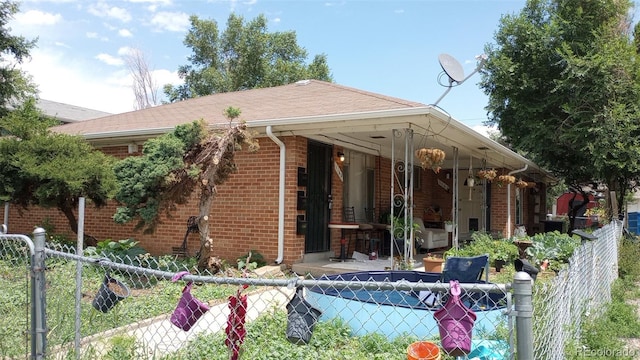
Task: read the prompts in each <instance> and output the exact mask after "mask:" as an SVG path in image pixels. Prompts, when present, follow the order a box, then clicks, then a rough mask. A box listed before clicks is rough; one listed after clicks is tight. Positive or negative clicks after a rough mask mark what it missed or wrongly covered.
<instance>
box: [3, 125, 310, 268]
mask: <svg viewBox="0 0 640 360" xmlns="http://www.w3.org/2000/svg"><path fill="white" fill-rule="evenodd" d="M281 140H282V141H283V142H284V143H285V145H286V158H287V160H286V163H287V167H286V185H285V193H286V194H285V212H284V213H285V229H284V230H285V231H284V233H285V245H284V260H285V262H287V263H292V262H295V261H299V260H300V259H301V258H302V255H303V252H304V236H302V235H296V228H295V224H296V221H295V220H296V215H297V213H298V210H296V207H297V206H296V205H297V204H296V195H297V193H296V191H297V190H298V187H297V167H298V166H306V144H307V142H306V139H305V138H301V137H286V138H282V139H281ZM102 150H103V151H104V152H105V153H108V154H110V155H114V156H117V157H119V158H122V157H126V156H127V155H129V154H128V152H127V147H126V146H124V147H110V148H104V149H102ZM279 153H280V150H279V147H278V146H277V145H276V144H275V143H273V141H271V140H270V139H268V138H261V139H260V150H259V151H258V152H255V153H249V152H247V151H240V152H238V153H237V154H236V157H235V160H236V163H237V166H238V171H237V172H236V173H234V174H232V175H231V177H230V178H229V180H228V181H227V182H226V183H225V184H222V185H221V186H219V187H218V188H217V190H218V194H217V196H216V198H215V200H214V202H213V206H212V209H211V213H210V215H211V216H210V219H211V237H212V238H213V239H214V252H215V254H216V255H218V256H220V257H222V258H225V259H227V260H228V261H232V262H235V259H237V258H238V257H239V256H242V255H244V254H245V253H246V252H247V251H249V250H251V249H255V250H257V251H259V252H260V253H261V254H262V255H263V256H264V257H265V258H266V259H267V261H269V262H270V261H273V260H275V259H276V257H277V249H278V221H277V219H278V178H279V159H280V156H279ZM195 196H197V195H196V194H194V199H193V200H191V201H189V202H188V203H187V204H186V205H184V206H180V207H178V209H177V210H176V211H175V212H173V213H172V214H171V215H172V217H171V218H166V217H164V218H163V219H162V224H160V225H159V226H158V228H157V229H156V231H155V233H153V234H143V233H141V232H139V231H138V232H134V231H133V228H134V225H135V224H127V225H118V224H115V223H114V222H113V220H112V216H113V214H114V212H115V208H116V205H115V203H111V204H109V205H108V206H107V207H105V208H103V209H100V210H95V209H94V208H92V207H91V205H90V204H89V203H87V205H86V215H85V226H84V229H85V233H86V234H90V235H92V236H95V237H96V238H97V239H98V240H104V239H113V240H120V239H126V238H129V237H133V238H134V239H136V240H138V241H140V245H141V246H143V247H144V248H145V249H146V250H148V251H149V252H150V253H151V254H154V255H157V254H163V253H171V248H172V247H173V246H179V245H180V244H181V243H182V240H183V238H184V235H185V232H186V225H187V220H188V218H189V216H192V215H198V208H197V200H196V199H195ZM0 211H1V212H2V216H4V207H2V209H1V210H0ZM45 221H48V222H49V223H50V224H51V225H53V226H54V227H55V231H54V232H55V233H58V234H62V233H64V234H67V235H68V236H69V237H70V238H72V239H75V238H76V236H75V235H74V234H72V233H71V232H70V231H69V230H68V229H69V226H68V224H67V222H66V219H65V218H64V216H63V215H62V214H61V213H60V212H58V211H57V210H56V209H41V208H29V209H28V210H25V211H18V209H17V208H16V207H15V206H11V207H10V211H9V230H10V232H12V233H25V234H30V233H32V232H33V229H34V228H35V227H37V226H43V225H44V223H45ZM188 244H189V252H190V253H195V252H196V251H197V250H198V249H199V237H198V234H196V233H192V234H190V235H189V240H188Z"/></svg>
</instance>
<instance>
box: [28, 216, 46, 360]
mask: <svg viewBox="0 0 640 360" xmlns="http://www.w3.org/2000/svg"><path fill="white" fill-rule="evenodd" d="M33 238H34V253H33V260H32V261H31V276H32V278H33V279H32V281H31V358H32V359H34V360H40V359H44V358H45V349H46V341H47V322H46V316H45V312H46V309H45V308H46V299H45V290H44V289H45V278H44V268H45V254H44V247H45V230H44V229H43V228H36V229H35V230H34V231H33Z"/></svg>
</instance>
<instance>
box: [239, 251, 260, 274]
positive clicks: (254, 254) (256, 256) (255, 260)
mask: <svg viewBox="0 0 640 360" xmlns="http://www.w3.org/2000/svg"><path fill="white" fill-rule="evenodd" d="M249 254H251V259H250V261H251V262H250V263H249V264H247V258H248V257H249ZM252 264H253V265H252ZM265 265H267V261H266V260H265V259H264V256H262V254H260V253H259V252H258V251H256V250H251V251H249V252H248V253H247V254H246V255H243V256H241V257H239V258H238V269H244V268H245V266H247V267H248V268H250V269H252V270H254V269H257V268H259V267H263V266H265Z"/></svg>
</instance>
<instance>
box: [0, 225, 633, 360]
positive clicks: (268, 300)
mask: <svg viewBox="0 0 640 360" xmlns="http://www.w3.org/2000/svg"><path fill="white" fill-rule="evenodd" d="M621 231H622V225H621V223H619V222H614V223H612V224H611V225H608V226H606V227H604V228H602V229H600V230H598V231H597V232H595V235H596V236H597V237H598V239H597V240H594V241H588V242H585V243H584V244H583V246H582V247H581V248H579V249H578V250H577V251H576V252H575V253H574V255H573V257H572V258H571V261H570V265H569V267H567V268H566V269H565V270H563V271H561V272H560V273H559V274H557V277H556V278H555V279H553V280H552V281H551V282H549V283H547V284H545V285H536V286H535V287H534V291H533V303H534V306H535V307H534V311H533V318H532V317H531V309H532V306H531V302H530V301H531V295H532V292H531V282H530V281H529V278H528V275H527V274H525V273H517V274H516V278H515V281H514V283H513V288H512V286H511V285H510V284H461V287H462V290H463V293H462V299H463V301H464V303H465V304H466V305H467V306H469V307H471V308H472V309H473V310H474V313H475V315H476V319H475V323H474V326H473V330H472V333H473V336H472V337H473V348H474V349H480V348H482V349H484V351H486V352H489V353H491V354H492V356H494V358H498V359H499V358H504V359H509V358H514V357H515V355H516V352H517V357H518V359H520V360H522V359H533V358H534V355H533V354H534V353H535V358H536V359H562V358H563V357H564V349H565V345H566V343H567V341H569V340H571V339H574V338H575V337H576V336H577V334H579V328H580V323H581V316H582V315H584V314H595V313H597V311H598V310H599V309H600V308H601V307H602V305H603V304H605V303H606V302H608V301H610V291H611V288H610V287H611V284H612V282H613V280H615V278H616V277H617V248H618V239H619V238H620V235H621ZM34 235H35V240H36V241H35V244H36V246H35V249H32V248H29V246H28V245H27V246H25V245H24V244H25V243H27V244H28V243H29V242H26V240H25V239H24V238H23V237H21V236H7V235H3V236H0V249H1V250H2V253H0V256H2V257H0V266H1V267H0V270H1V271H3V277H2V279H4V272H7V273H11V274H16V275H20V274H21V276H18V277H19V278H21V279H26V278H27V277H28V274H29V272H28V271H29V263H30V261H29V258H30V257H32V258H33V259H32V260H33V264H34V269H35V270H37V269H38V266H37V265H38V264H39V263H42V264H44V263H45V261H46V279H44V274H42V276H43V277H41V278H39V277H37V276H38V274H37V271H32V272H31V276H34V280H35V281H33V282H31V283H29V285H31V286H30V287H29V288H27V283H26V281H25V282H22V283H20V282H19V280H15V281H14V282H15V283H16V284H18V285H16V286H19V287H23V286H24V292H20V291H18V293H19V294H21V295H20V296H21V297H22V299H23V301H22V302H18V303H11V304H7V305H5V303H4V302H0V310H2V311H6V312H9V313H16V312H23V313H25V315H28V313H29V311H31V313H32V314H36V315H37V314H38V311H35V309H34V307H44V306H46V319H45V318H44V317H43V318H42V319H41V321H42V322H41V323H40V324H39V325H32V328H31V330H30V331H29V333H30V334H32V336H31V339H32V342H31V343H32V347H31V349H28V346H27V344H28V341H27V340H26V339H23V338H21V339H22V340H21V345H20V346H18V347H12V348H10V350H5V349H4V348H2V344H4V343H3V342H2V341H3V339H2V338H0V359H2V358H3V357H4V358H12V359H13V358H24V357H29V356H30V357H31V358H33V359H38V358H43V354H42V353H40V352H39V351H40V350H42V351H44V349H45V348H46V354H47V359H73V358H76V359H96V358H104V359H116V358H117V359H118V360H125V359H191V358H207V359H230V358H232V357H230V356H232V355H230V352H229V351H230V349H232V348H233V346H231V343H232V342H235V343H237V344H240V343H242V344H241V348H242V349H243V350H242V352H240V355H239V356H240V358H241V359H244V358H246V359H249V358H251V359H254V358H255V359H281V358H283V357H284V358H296V359H314V360H317V359H347V358H348V359H351V358H374V359H406V358H407V346H408V345H409V344H411V343H412V342H413V341H416V340H428V341H432V342H434V343H436V344H439V345H443V343H442V341H441V339H443V336H448V335H453V333H446V332H445V333H444V334H441V333H440V328H439V326H438V323H437V321H436V320H435V315H434V312H436V311H438V310H439V309H441V307H442V304H443V303H444V302H445V301H446V300H447V298H448V297H449V295H448V292H449V290H450V287H449V284H445V283H441V282H440V281H439V279H435V278H434V279H433V280H434V281H422V282H418V283H415V282H411V281H407V280H410V276H413V275H411V274H414V273H418V272H408V273H405V274H404V275H403V276H404V277H406V278H407V280H400V279H386V280H383V281H381V279H380V278H376V277H375V276H373V277H372V278H371V279H368V280H367V281H361V280H363V279H359V280H358V281H356V279H353V278H348V277H346V278H318V279H313V278H309V277H297V276H294V275H285V274H278V273H272V274H269V273H266V274H265V273H262V274H259V273H255V272H249V273H246V274H245V275H242V274H241V273H239V272H234V273H226V274H223V275H222V276H220V275H212V274H208V273H199V272H197V271H196V270H195V269H194V268H193V263H189V262H182V261H176V259H175V258H172V257H157V258H156V257H150V256H148V255H142V256H137V257H135V258H129V257H118V256H113V254H112V255H111V256H109V257H106V256H103V255H101V257H95V256H94V257H91V256H83V255H78V254H76V253H75V250H74V249H73V248H72V247H65V246H60V245H55V244H48V245H47V247H46V248H45V247H44V245H42V246H43V248H42V250H41V251H40V256H38V253H39V250H38V249H39V247H38V244H39V241H38V239H41V240H42V242H44V233H43V232H42V233H35V234H34ZM18 239H19V240H20V241H21V244H23V245H21V246H14V245H13V244H15V243H16V240H18ZM27 240H28V238H27ZM14 266H15V267H14ZM5 267H6V269H5ZM42 268H43V269H44V267H42ZM185 271H187V273H186V274H181V273H183V272H185ZM181 275H182V276H181ZM78 279H80V281H79V280H78ZM26 280H28V279H26ZM45 280H46V281H45ZM174 280H175V281H174ZM427 280H429V279H427ZM39 282H41V283H42V284H43V288H42V290H43V289H44V284H45V282H46V301H45V297H44V294H45V292H44V291H41V290H38V287H37V286H34V283H39ZM189 283H191V284H192V285H191V291H190V294H191V295H192V296H193V297H194V298H195V299H198V300H199V301H200V303H198V302H197V301H194V303H191V304H190V306H188V307H186V308H184V310H186V311H185V312H183V313H181V312H180V311H177V310H178V309H179V308H180V306H179V300H180V299H181V298H182V296H183V294H184V293H183V291H184V290H185V288H186V285H187V284H189ZM297 289H303V294H304V298H305V300H306V301H307V302H308V304H306V305H304V306H302V305H300V306H302V308H303V310H304V311H303V312H302V313H301V314H298V315H299V316H298V317H297V318H296V317H295V316H293V315H292V312H291V310H292V308H294V307H295V308H299V307H300V306H299V304H298V303H295V304H293V303H290V302H291V301H293V299H294V297H295V294H296V290H297ZM40 291H41V292H40ZM14 293H15V292H14ZM28 293H31V294H32V297H31V298H30V299H38V297H39V298H40V300H37V301H36V300H31V301H30V302H28V304H25V302H26V301H24V300H25V299H26V298H27V296H28V295H27V294H28ZM33 294H35V296H36V297H34V295H33ZM38 294H39V295H38ZM512 294H513V298H514V299H513V300H514V301H513V302H512V301H511V299H512ZM0 296H1V295H0ZM245 296H246V298H245ZM354 299H357V300H358V301H355V300H354ZM387 302H391V303H393V304H394V306H387V305H383V304H384V303H387ZM288 304H293V305H289V307H287V305H288ZM231 305H236V306H231ZM294 305H295V306H294ZM312 308H316V309H318V310H321V312H322V313H321V314H318V313H317V312H315V311H314V310H312ZM42 313H44V311H43V312H42ZM193 314H199V315H201V317H199V318H197V320H196V321H194V322H193V323H191V322H189V321H188V318H189V316H190V315H193ZM180 315H184V317H182V318H181V317H180ZM231 315H235V316H231ZM294 315H295V314H294ZM243 316H244V322H243V321H241V318H242V317H243ZM318 316H319V319H317V320H318V321H317V323H315V327H311V328H310V327H308V326H307V327H306V328H305V326H302V327H299V328H297V329H298V332H297V333H296V334H295V335H296V336H293V335H291V334H293V330H295V329H296V328H295V327H294V326H293V325H295V324H298V325H300V324H303V325H306V321H311V323H314V322H313V320H316V317H318ZM457 316H458V317H460V315H459V314H458V315H457ZM25 317H27V320H25V319H23V320H25V321H23V323H22V324H21V325H20V326H19V327H18V328H17V331H16V333H20V332H21V331H22V332H23V333H24V332H26V331H27V329H28V325H27V324H28V322H26V321H28V316H25ZM5 318H6V316H3V317H2V318H0V325H1V324H2V321H6V320H7V319H5ZM36 320H37V319H36ZM45 320H46V323H45V322H44V321H45ZM31 323H32V324H33V323H34V322H33V321H32V322H31ZM243 328H244V329H246V333H245V332H244V331H243ZM514 328H515V329H517V330H518V331H517V334H515V335H514V333H515V331H514ZM2 329H5V327H4V326H1V327H0V331H3V330H2ZM6 329H16V327H15V324H7V327H6ZM43 329H44V331H42V330H43ZM300 329H302V330H300ZM532 329H534V330H535V333H534V332H533V331H534V330H532ZM5 331H6V332H10V331H13V330H5ZM45 331H46V334H47V338H46V343H45V342H44V339H43V338H42V337H40V336H42V335H44V333H45ZM311 334H313V335H311ZM34 335H35V336H34ZM441 335H443V336H441ZM516 335H517V337H518V339H517V341H514V340H515V336H516ZM309 336H310V338H309ZM305 337H306V338H305ZM38 339H39V340H38ZM240 340H242V341H240ZM38 341H39V343H38ZM515 344H517V351H516V345H515ZM528 347H531V348H530V349H529V348H528ZM283 354H286V355H283ZM485 354H486V353H485Z"/></svg>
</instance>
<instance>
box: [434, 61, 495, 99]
mask: <svg viewBox="0 0 640 360" xmlns="http://www.w3.org/2000/svg"><path fill="white" fill-rule="evenodd" d="M476 60H478V66H476V68H475V70H473V71H472V72H471V74H469V75H468V76H467V77H464V69H462V65H460V63H459V62H458V60H456V59H455V58H454V57H453V56H451V55H449V54H440V55H438V62H440V66H441V67H442V70H443V71H444V74H446V75H447V77H448V78H449V85H444V84H442V82H440V79H441V77H442V75H443V74H440V76H439V77H438V82H439V83H440V85H442V86H446V87H447V90H446V91H445V92H444V94H442V96H440V98H439V99H438V100H436V102H435V103H434V104H433V105H434V106H435V105H438V103H439V102H440V100H442V99H443V98H444V97H445V96H446V95H447V94H448V93H449V91H451V88H452V87H454V86H458V85H460V84H462V83H463V82H465V81H466V80H467V79H468V78H470V77H471V76H472V75H473V74H475V73H477V72H478V71H480V69H481V68H482V67H483V66H484V63H485V61H487V56H486V55H484V54H483V55H478V56H476Z"/></svg>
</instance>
